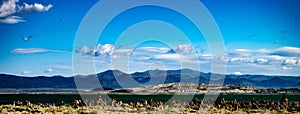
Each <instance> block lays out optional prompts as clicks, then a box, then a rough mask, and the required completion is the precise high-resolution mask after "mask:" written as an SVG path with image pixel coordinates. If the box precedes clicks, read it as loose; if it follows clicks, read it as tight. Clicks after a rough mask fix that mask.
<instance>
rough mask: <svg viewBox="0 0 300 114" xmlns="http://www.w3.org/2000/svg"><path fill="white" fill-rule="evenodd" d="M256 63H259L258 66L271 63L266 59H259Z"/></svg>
mask: <svg viewBox="0 0 300 114" xmlns="http://www.w3.org/2000/svg"><path fill="white" fill-rule="evenodd" d="M255 62H256V63H258V64H266V63H268V62H269V60H268V59H265V58H257V59H256V60H255Z"/></svg>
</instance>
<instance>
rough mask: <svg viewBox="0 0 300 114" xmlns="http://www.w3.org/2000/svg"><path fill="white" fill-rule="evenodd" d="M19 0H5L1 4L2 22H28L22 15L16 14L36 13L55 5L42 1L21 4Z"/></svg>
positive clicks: (0, 17)
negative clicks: (44, 3) (41, 2)
mask: <svg viewBox="0 0 300 114" xmlns="http://www.w3.org/2000/svg"><path fill="white" fill-rule="evenodd" d="M18 3H19V0H3V1H2V4H1V6H0V23H6V24H15V23H19V22H26V21H25V20H23V19H22V18H21V17H18V16H14V14H17V13H34V12H45V11H48V10H49V9H51V8H52V7H53V5H51V4H49V5H46V6H45V5H42V4H40V3H34V4H27V3H24V4H23V5H19V4H18Z"/></svg>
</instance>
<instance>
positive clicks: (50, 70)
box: [44, 68, 54, 73]
mask: <svg viewBox="0 0 300 114" xmlns="http://www.w3.org/2000/svg"><path fill="white" fill-rule="evenodd" d="M53 71H54V70H53V69H52V68H48V69H46V70H45V71H44V73H51V72H53Z"/></svg>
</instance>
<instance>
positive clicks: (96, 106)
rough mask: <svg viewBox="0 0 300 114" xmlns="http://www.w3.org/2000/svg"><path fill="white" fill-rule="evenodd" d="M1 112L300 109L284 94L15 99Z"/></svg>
mask: <svg viewBox="0 0 300 114" xmlns="http://www.w3.org/2000/svg"><path fill="white" fill-rule="evenodd" d="M0 112H1V114H2V113H3V114H5V113H56V114H73V113H81V114H98V113H101V114H103V113H110V114H120V113H136V114H138V113H139V114H140V113H147V114H148V113H151V114H157V113H169V114H173V113H201V114H202V113H209V114H210V113H239V114H240V113H271V114H273V113H296V114H299V113H300V106H299V104H298V103H297V102H293V103H291V102H289V101H288V99H287V98H282V99H281V100H280V102H274V101H270V100H263V101H260V102H258V101H256V100H254V99H253V100H251V101H249V102H237V101H225V100H224V99H222V98H218V99H216V101H209V100H199V99H194V100H192V101H190V102H188V103H185V102H181V101H171V102H168V103H163V102H161V101H152V100H148V101H147V100H144V101H132V102H129V103H123V102H122V101H116V100H112V101H111V102H106V101H105V100H103V99H101V97H99V99H98V100H97V101H86V102H82V101H81V100H75V101H74V102H73V103H71V104H65V103H64V102H62V103H60V104H57V105H55V104H32V103H30V101H26V102H19V101H17V102H14V103H13V104H7V105H1V106H0Z"/></svg>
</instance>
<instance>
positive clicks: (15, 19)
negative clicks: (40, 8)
mask: <svg viewBox="0 0 300 114" xmlns="http://www.w3.org/2000/svg"><path fill="white" fill-rule="evenodd" d="M19 22H26V21H25V20H23V19H22V18H21V17H19V16H9V17H6V18H3V19H1V18H0V23H6V24H16V23H19Z"/></svg>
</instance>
